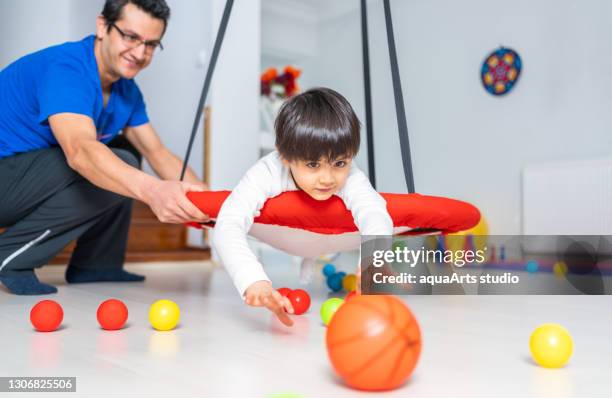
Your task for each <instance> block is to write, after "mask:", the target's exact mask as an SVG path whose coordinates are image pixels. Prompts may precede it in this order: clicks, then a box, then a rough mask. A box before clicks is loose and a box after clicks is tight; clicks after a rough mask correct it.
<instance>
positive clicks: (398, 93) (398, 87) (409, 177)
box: [383, 0, 415, 193]
mask: <svg viewBox="0 0 612 398" xmlns="http://www.w3.org/2000/svg"><path fill="white" fill-rule="evenodd" d="M383 2H384V6H385V25H386V27H387V42H388V43H389V59H390V61H391V78H392V80H393V94H394V96H395V113H396V115H397V128H398V131H399V141H400V149H401V152H402V165H403V166H404V177H405V179H406V186H407V188H408V193H414V192H415V190H414V176H413V173H412V158H411V156H410V142H409V139H408V125H407V123H406V111H405V109H404V98H403V95H402V83H401V81H400V75H399V67H398V64H397V53H396V51H395V40H394V38H393V23H392V21H391V6H390V5H389V0H383Z"/></svg>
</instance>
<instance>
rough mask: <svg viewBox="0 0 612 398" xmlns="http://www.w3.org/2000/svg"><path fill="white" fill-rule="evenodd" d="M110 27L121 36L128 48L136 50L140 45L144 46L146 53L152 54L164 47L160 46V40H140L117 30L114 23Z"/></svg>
mask: <svg viewBox="0 0 612 398" xmlns="http://www.w3.org/2000/svg"><path fill="white" fill-rule="evenodd" d="M110 26H111V28H115V29H117V32H119V35H120V36H121V39H122V40H123V42H124V43H125V45H126V46H128V47H130V48H136V47H138V46H140V45H141V44H144V46H145V49H146V51H147V52H150V53H152V52H154V51H155V50H157V49H158V48H159V49H160V50H163V49H164V46H162V43H161V40H142V38H141V37H140V36H138V35H135V34H131V33H125V32H124V31H122V30H121V29H119V27H118V26H117V25H115V24H114V23H112V24H110Z"/></svg>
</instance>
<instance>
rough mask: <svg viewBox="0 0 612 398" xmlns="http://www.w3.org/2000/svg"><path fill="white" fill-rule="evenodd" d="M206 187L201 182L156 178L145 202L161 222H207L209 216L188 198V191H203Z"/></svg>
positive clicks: (146, 195)
mask: <svg viewBox="0 0 612 398" xmlns="http://www.w3.org/2000/svg"><path fill="white" fill-rule="evenodd" d="M205 188H206V186H205V185H203V184H201V183H200V184H196V183H192V182H181V181H163V180H156V181H155V182H154V183H153V184H152V185H151V186H150V187H149V189H148V191H147V192H146V194H145V203H146V204H148V205H149V207H150V208H151V210H153V213H155V215H156V216H157V218H158V219H159V221H161V222H165V223H171V224H183V223H186V222H190V221H196V222H207V221H208V220H209V218H208V216H207V215H206V214H204V213H202V212H201V211H200V209H198V208H197V207H196V206H195V205H194V204H193V203H192V202H191V201H190V200H189V199H187V192H194V191H195V192H202V191H204V190H205Z"/></svg>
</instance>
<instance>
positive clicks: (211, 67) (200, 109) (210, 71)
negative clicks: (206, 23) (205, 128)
mask: <svg viewBox="0 0 612 398" xmlns="http://www.w3.org/2000/svg"><path fill="white" fill-rule="evenodd" d="M233 5H234V0H227V1H226V3H225V9H224V10H223V16H222V17H221V23H220V25H219V30H218V32H217V37H216V38H215V45H214V47H213V52H212V55H211V56H210V62H209V63H208V69H207V70H206V79H204V87H203V88H202V94H201V95H200V102H199V103H198V109H197V111H196V117H195V120H194V121H193V129H192V130H191V136H190V137H189V145H188V146H187V153H185V161H184V162H183V168H182V170H181V181H183V178H184V177H185V171H186V170H187V164H188V163H189V156H190V155H191V147H192V146H193V140H194V139H195V136H196V134H197V132H198V124H199V123H200V118H201V117H202V112H203V111H204V104H205V103H206V95H207V94H208V89H209V87H210V82H211V80H212V75H213V72H214V71H215V65H216V64H217V58H218V57H219V51H220V50H221V44H223V37H224V36H225V30H226V29H227V23H228V22H229V17H230V14H231V13H232V6H233Z"/></svg>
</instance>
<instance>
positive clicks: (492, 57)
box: [480, 47, 522, 95]
mask: <svg viewBox="0 0 612 398" xmlns="http://www.w3.org/2000/svg"><path fill="white" fill-rule="evenodd" d="M521 68H522V62H521V57H520V56H519V55H518V53H517V52H516V51H514V50H512V49H511V48H506V47H500V48H498V49H497V50H495V51H493V52H492V53H490V54H489V55H488V56H487V58H486V59H485V61H484V62H483V64H482V70H481V71H480V77H481V79H482V85H483V86H484V88H485V90H487V91H488V92H489V93H491V94H492V95H504V94H507V93H508V92H510V90H512V88H513V87H514V85H515V84H516V82H517V81H518V78H519V76H520V75H521Z"/></svg>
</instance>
